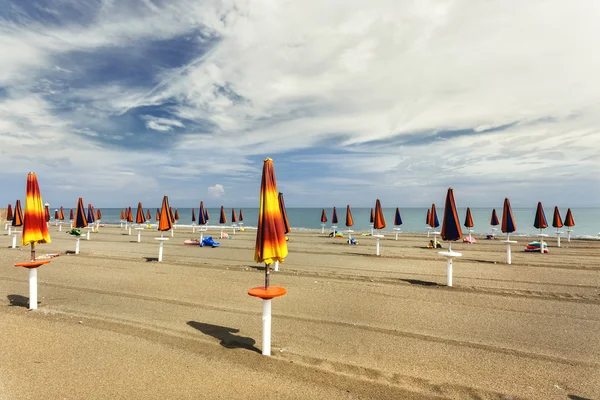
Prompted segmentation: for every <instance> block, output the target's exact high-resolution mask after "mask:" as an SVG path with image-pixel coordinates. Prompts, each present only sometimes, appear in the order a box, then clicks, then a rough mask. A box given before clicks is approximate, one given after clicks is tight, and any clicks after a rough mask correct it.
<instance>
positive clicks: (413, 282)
mask: <svg viewBox="0 0 600 400" xmlns="http://www.w3.org/2000/svg"><path fill="white" fill-rule="evenodd" d="M400 280H401V281H402V282H406V283H410V284H411V285H419V286H442V285H439V284H438V283H436V282H430V281H422V280H420V279H400Z"/></svg>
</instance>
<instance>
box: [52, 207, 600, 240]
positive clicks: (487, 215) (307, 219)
mask: <svg viewBox="0 0 600 400" xmlns="http://www.w3.org/2000/svg"><path fill="white" fill-rule="evenodd" d="M147 209H148V208H144V211H146V210H147ZM101 210H102V221H101V222H102V223H106V224H119V223H120V218H119V217H120V213H121V209H118V208H102V209H101ZM207 210H208V213H209V217H210V219H209V221H208V225H209V226H220V225H219V214H220V208H207ZM321 210H322V209H321V208H287V209H286V211H287V216H288V220H289V223H290V226H291V228H292V231H293V230H320V229H321ZM65 211H66V212H65V214H66V217H68V215H69V214H68V209H66V210H65ZM132 211H133V214H134V218H135V214H136V208H134V207H132ZM173 211H175V208H174V209H173ZM178 211H179V217H180V219H179V220H178V221H177V224H178V225H191V224H192V209H191V208H179V209H178ZM235 211H236V215H238V216H239V209H237V208H236V210H235ZM535 211H536V209H535V208H513V216H514V219H515V222H516V225H517V231H516V232H515V233H514V234H511V236H531V235H535V234H537V233H540V231H539V230H538V229H536V228H534V226H533V220H534V217H535ZM195 212H196V216H197V215H198V209H197V208H196V210H195ZM325 212H326V213H327V220H328V222H327V223H326V224H325V228H326V229H329V230H331V225H332V224H331V217H332V212H333V210H332V208H326V209H325ZM457 212H458V216H459V218H460V222H461V224H463V223H464V219H465V214H466V209H465V208H458V209H457ZM496 212H497V215H498V219H499V220H500V222H501V221H502V208H500V209H497V210H496ZM571 212H572V214H573V219H574V220H575V226H574V227H573V228H572V232H571V237H573V238H582V239H600V208H572V209H571ZM395 213H396V209H395V208H384V209H383V214H384V217H385V221H386V224H387V227H386V228H385V229H383V231H384V232H386V231H387V232H395V231H394V228H400V229H401V230H402V232H406V233H425V232H427V229H426V224H425V218H426V215H427V208H401V209H400V215H401V217H402V225H401V226H398V227H396V226H394V215H395ZM437 213H438V219H439V221H440V227H439V228H438V230H440V229H441V223H442V218H443V215H444V210H443V208H440V209H438V210H437ZM553 213H554V208H550V209H545V214H546V219H547V221H548V226H549V227H548V228H547V229H545V230H544V231H543V233H546V234H548V235H554V234H555V232H556V229H555V228H553V227H552V216H553ZM560 213H561V216H562V218H563V219H564V217H565V215H566V213H567V209H566V208H565V209H561V210H560ZM150 214H151V215H152V220H151V223H152V224H155V223H156V221H155V220H154V217H155V215H156V207H153V208H150ZM225 214H226V217H227V223H226V224H224V225H225V226H231V208H229V209H226V212H225ZM51 215H54V213H53V212H52V213H51ZM243 215H244V221H243V226H244V227H245V228H248V229H253V228H256V225H257V221H258V208H244V209H243ZM337 215H338V220H339V222H338V224H337V229H338V230H341V231H344V230H347V229H348V228H347V227H346V226H345V222H346V207H345V206H343V207H339V208H337ZM370 215H371V209H370V208H353V209H352V218H353V220H354V226H353V227H352V230H354V231H355V232H370V228H371V225H370V221H369V220H370ZM471 215H472V217H473V222H474V225H475V226H474V227H473V233H474V234H489V233H491V232H492V226H491V225H490V219H491V215H492V209H491V208H471ZM496 228H497V231H496V235H501V233H500V226H496ZM566 230H567V228H566V227H563V228H561V229H560V231H562V232H564V233H565V235H566ZM466 233H467V232H466V228H464V226H463V234H466Z"/></svg>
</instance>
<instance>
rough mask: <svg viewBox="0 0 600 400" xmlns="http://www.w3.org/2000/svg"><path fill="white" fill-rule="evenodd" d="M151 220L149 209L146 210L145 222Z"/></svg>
mask: <svg viewBox="0 0 600 400" xmlns="http://www.w3.org/2000/svg"><path fill="white" fill-rule="evenodd" d="M151 219H152V213H151V212H150V209H149V208H148V209H147V210H146V221H150V220H151Z"/></svg>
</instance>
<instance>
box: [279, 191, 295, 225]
mask: <svg viewBox="0 0 600 400" xmlns="http://www.w3.org/2000/svg"><path fill="white" fill-rule="evenodd" d="M277 201H278V202H279V210H281V218H282V219H283V227H284V228H285V233H286V234H287V233H290V231H291V230H292V229H291V228H290V221H288V217H287V210H286V209H285V201H283V193H281V192H279V195H277Z"/></svg>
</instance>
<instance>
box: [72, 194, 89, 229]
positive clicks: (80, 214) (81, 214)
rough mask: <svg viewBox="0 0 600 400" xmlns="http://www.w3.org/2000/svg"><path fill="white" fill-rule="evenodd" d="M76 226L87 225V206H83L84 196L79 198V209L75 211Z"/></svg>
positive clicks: (82, 226)
mask: <svg viewBox="0 0 600 400" xmlns="http://www.w3.org/2000/svg"><path fill="white" fill-rule="evenodd" d="M75 214H76V215H75V223H74V224H73V225H74V226H75V228H78V229H81V228H85V227H86V226H87V218H86V217H85V208H83V198H81V197H80V198H79V200H77V209H76V212H75Z"/></svg>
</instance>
